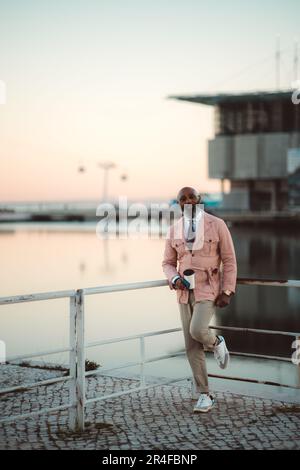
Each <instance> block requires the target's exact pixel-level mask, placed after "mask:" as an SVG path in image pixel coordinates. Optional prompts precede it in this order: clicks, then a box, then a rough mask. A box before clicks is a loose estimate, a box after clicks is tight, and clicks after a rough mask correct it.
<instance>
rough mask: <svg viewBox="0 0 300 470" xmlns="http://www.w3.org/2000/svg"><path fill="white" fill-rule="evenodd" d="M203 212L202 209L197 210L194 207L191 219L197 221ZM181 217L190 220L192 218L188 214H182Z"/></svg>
mask: <svg viewBox="0 0 300 470" xmlns="http://www.w3.org/2000/svg"><path fill="white" fill-rule="evenodd" d="M203 212H204V211H203V210H202V209H200V210H198V211H197V209H196V216H195V217H193V220H197V221H198V220H199V219H201V217H202V215H203ZM183 218H184V219H185V220H191V219H192V217H189V216H188V215H183Z"/></svg>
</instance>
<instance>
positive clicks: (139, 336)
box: [85, 328, 182, 348]
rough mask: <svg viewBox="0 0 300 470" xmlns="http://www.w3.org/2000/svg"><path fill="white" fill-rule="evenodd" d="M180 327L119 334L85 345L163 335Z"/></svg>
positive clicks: (88, 346) (100, 344)
mask: <svg viewBox="0 0 300 470" xmlns="http://www.w3.org/2000/svg"><path fill="white" fill-rule="evenodd" d="M181 330H182V328H172V329H170V330H158V331H150V332H148V333H138V334H136V335H130V336H121V337H119V338H111V339H105V340H103V341H94V342H92V343H88V344H87V345H86V346H85V347H86V348H93V347H95V346H102V345H104V344H111V343H121V342H122V341H130V340H133V339H140V338H146V337H149V336H157V335H165V334H167V333H175V332H177V331H181Z"/></svg>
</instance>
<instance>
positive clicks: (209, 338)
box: [178, 290, 216, 393]
mask: <svg viewBox="0 0 300 470" xmlns="http://www.w3.org/2000/svg"><path fill="white" fill-rule="evenodd" d="M178 305H179V310H180V317H181V323H182V329H183V335H184V341H185V349H186V354H187V358H188V361H189V363H190V366H191V369H192V372H193V376H194V385H195V390H196V392H198V393H208V392H209V387H208V376H207V369H206V360H205V352H204V347H205V348H207V349H208V350H211V351H212V350H213V347H214V343H215V341H216V335H215V334H214V333H213V330H211V329H209V328H208V325H209V323H210V321H211V319H212V317H213V315H214V314H215V312H216V306H215V305H214V303H213V301H212V300H201V301H200V302H195V297H194V291H193V290H190V291H189V300H188V303H187V304H178Z"/></svg>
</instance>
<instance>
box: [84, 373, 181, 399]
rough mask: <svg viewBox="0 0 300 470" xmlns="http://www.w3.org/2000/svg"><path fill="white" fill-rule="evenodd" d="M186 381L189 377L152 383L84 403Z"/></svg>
mask: <svg viewBox="0 0 300 470" xmlns="http://www.w3.org/2000/svg"><path fill="white" fill-rule="evenodd" d="M188 379H190V376H187V377H183V378H179V379H171V380H167V381H163V382H159V383H155V384H154V383H153V384H149V385H144V386H141V387H135V388H131V389H129V390H122V391H121V392H116V393H111V394H110V395H105V396H101V397H96V398H90V399H88V400H86V402H85V403H86V405H89V404H90V403H95V402H97V401H102V400H108V399H109V398H116V397H120V396H122V395H128V394H129V393H133V392H139V391H142V390H147V389H148V388H154V387H160V386H162V385H169V384H171V383H174V382H180V381H182V380H188Z"/></svg>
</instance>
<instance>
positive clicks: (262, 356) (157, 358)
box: [85, 351, 291, 377]
mask: <svg viewBox="0 0 300 470" xmlns="http://www.w3.org/2000/svg"><path fill="white" fill-rule="evenodd" d="M229 352H230V354H231V355H232V356H246V357H254V358H257V359H269V360H278V361H285V362H291V359H290V358H289V357H281V356H267V355H265V354H252V353H242V352H238V351H237V352H235V351H229ZM185 354H186V353H185V351H181V352H177V353H172V354H164V355H162V356H155V357H151V358H149V359H146V360H145V361H144V364H148V363H151V362H156V361H161V360H165V359H171V358H172V357H178V356H185ZM140 365H141V362H140V361H136V362H127V363H125V364H122V365H120V366H114V367H109V368H105V369H97V370H92V371H89V372H86V374H85V376H86V377H89V376H91V375H97V374H102V373H106V372H111V371H113V370H118V369H125V368H126V367H135V366H140Z"/></svg>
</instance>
